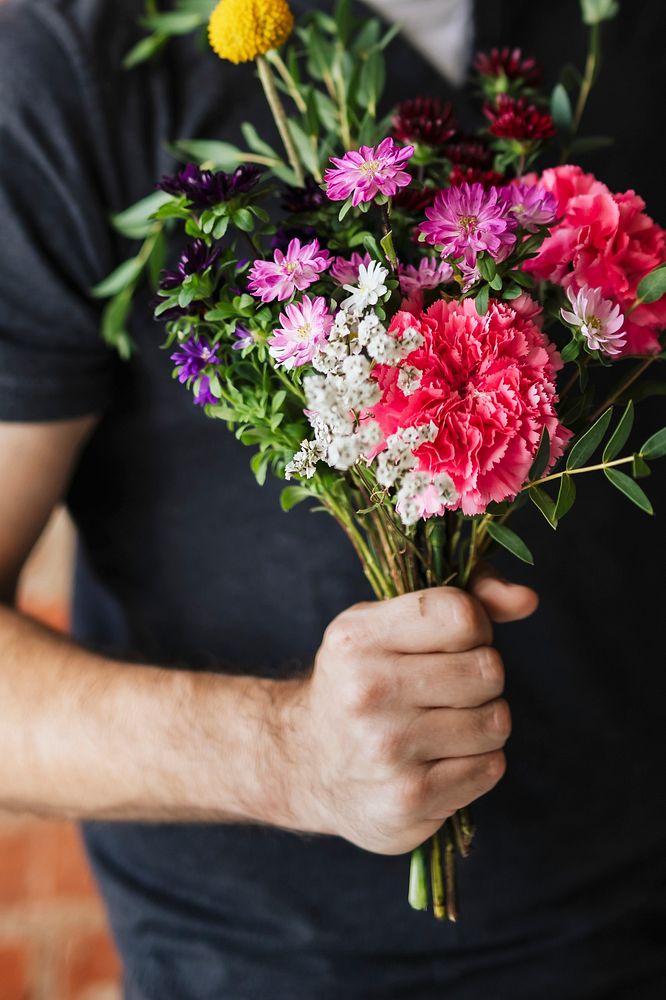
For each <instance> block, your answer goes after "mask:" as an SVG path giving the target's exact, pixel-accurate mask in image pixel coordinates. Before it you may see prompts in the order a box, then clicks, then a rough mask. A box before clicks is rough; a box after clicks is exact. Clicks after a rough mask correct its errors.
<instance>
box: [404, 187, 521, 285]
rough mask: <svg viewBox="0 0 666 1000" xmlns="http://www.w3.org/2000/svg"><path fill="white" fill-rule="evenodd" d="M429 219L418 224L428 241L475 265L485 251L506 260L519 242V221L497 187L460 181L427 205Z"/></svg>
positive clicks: (455, 257) (496, 257)
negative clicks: (431, 204)
mask: <svg viewBox="0 0 666 1000" xmlns="http://www.w3.org/2000/svg"><path fill="white" fill-rule="evenodd" d="M426 216H427V217H428V220H429V221H428V222H422V223H421V225H420V226H419V228H420V230H421V232H422V233H425V236H426V239H427V241H428V243H432V244H441V245H442V248H443V249H442V257H452V258H454V259H458V258H460V257H462V258H463V259H464V261H465V263H466V264H468V265H469V266H470V267H473V266H474V265H475V264H476V258H477V255H478V254H480V253H482V252H483V251H486V252H487V253H489V254H490V255H491V256H492V257H493V258H494V259H495V260H501V259H504V258H505V257H506V256H507V254H508V253H510V251H511V248H512V247H513V245H514V243H515V242H516V234H515V232H514V230H515V228H516V220H515V217H514V216H513V215H511V214H510V213H509V210H508V207H507V205H506V202H505V201H504V200H503V199H502V198H501V197H500V193H499V190H498V189H497V188H490V189H489V190H487V191H486V190H485V189H484V187H483V185H482V184H461V185H460V186H459V187H452V188H445V189H444V190H443V191H440V192H439V194H438V195H437V197H436V198H435V203H434V205H433V206H432V208H426Z"/></svg>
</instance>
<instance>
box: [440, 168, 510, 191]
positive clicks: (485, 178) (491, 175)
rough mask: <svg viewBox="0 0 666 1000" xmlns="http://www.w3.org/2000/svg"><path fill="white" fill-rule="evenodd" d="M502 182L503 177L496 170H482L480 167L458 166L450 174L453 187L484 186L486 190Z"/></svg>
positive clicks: (450, 182)
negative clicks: (463, 185)
mask: <svg viewBox="0 0 666 1000" xmlns="http://www.w3.org/2000/svg"><path fill="white" fill-rule="evenodd" d="M502 180H503V178H502V175H501V174H498V173H496V172H495V171H494V170H481V169H480V168H479V167H461V166H457V165H456V166H455V167H454V168H453V170H452V171H451V173H450V174H449V184H450V185H451V187H458V185H459V184H482V185H483V187H484V188H489V187H493V186H494V185H496V184H501V183H502Z"/></svg>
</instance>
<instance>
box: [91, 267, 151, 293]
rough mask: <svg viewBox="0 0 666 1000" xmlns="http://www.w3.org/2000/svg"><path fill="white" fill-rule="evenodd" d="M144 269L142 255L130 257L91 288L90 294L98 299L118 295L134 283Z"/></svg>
mask: <svg viewBox="0 0 666 1000" xmlns="http://www.w3.org/2000/svg"><path fill="white" fill-rule="evenodd" d="M142 270H143V261H142V260H141V258H140V257H130V258H129V260H124V261H123V262H122V264H119V265H118V267H116V268H115V269H114V270H113V271H112V272H111V274H108V275H107V276H106V278H104V279H103V280H102V281H100V282H99V284H97V285H95V286H94V288H91V289H90V294H91V295H92V296H94V298H96V299H106V298H108V297H109V296H110V295H117V293H118V292H121V291H122V290H123V289H124V288H127V287H128V286H130V285H133V284H134V282H135V281H136V279H137V278H138V277H139V275H140V274H141V271H142Z"/></svg>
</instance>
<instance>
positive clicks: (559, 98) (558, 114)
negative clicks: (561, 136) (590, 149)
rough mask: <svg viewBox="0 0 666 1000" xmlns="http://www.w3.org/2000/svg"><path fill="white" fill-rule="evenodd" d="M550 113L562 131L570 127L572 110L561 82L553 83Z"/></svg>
mask: <svg viewBox="0 0 666 1000" xmlns="http://www.w3.org/2000/svg"><path fill="white" fill-rule="evenodd" d="M550 113H551V116H552V118H553V121H554V122H555V125H556V126H557V128H561V129H563V130H564V131H569V130H570V129H571V123H572V121H573V110H572V107H571V101H570V100H569V95H568V94H567V92H566V90H565V88H564V87H563V85H562V84H561V83H557V84H555V86H554V87H553V92H552V94H551V95H550Z"/></svg>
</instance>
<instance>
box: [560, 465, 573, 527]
mask: <svg viewBox="0 0 666 1000" xmlns="http://www.w3.org/2000/svg"><path fill="white" fill-rule="evenodd" d="M575 499H576V484H575V482H574V480H573V477H572V476H562V478H561V479H560V488H559V490H558V493H557V502H556V503H555V520H557V521H560V520H561V519H562V518H563V517H564V515H565V514H568V513H569V511H570V510H571V508H572V507H573V505H574V501H575Z"/></svg>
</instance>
